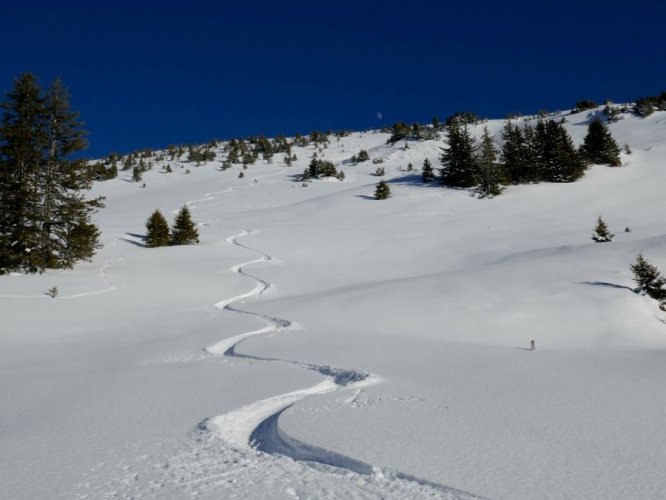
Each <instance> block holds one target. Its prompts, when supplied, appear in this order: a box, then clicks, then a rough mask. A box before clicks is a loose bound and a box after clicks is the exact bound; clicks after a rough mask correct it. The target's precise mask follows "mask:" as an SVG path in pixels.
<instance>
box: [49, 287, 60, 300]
mask: <svg viewBox="0 0 666 500" xmlns="http://www.w3.org/2000/svg"><path fill="white" fill-rule="evenodd" d="M58 293H59V291H58V287H57V286H52V287H51V288H49V289H48V290H47V291H46V295H48V296H49V297H51V298H52V299H55V298H56V297H57V296H58Z"/></svg>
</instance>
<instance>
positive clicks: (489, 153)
mask: <svg viewBox="0 0 666 500" xmlns="http://www.w3.org/2000/svg"><path fill="white" fill-rule="evenodd" d="M496 160H497V149H496V148H495V144H494V143H493V139H492V137H490V134H489V133H488V127H484V128H483V136H482V137H481V144H480V145H479V150H478V151H477V155H476V176H477V183H478V186H477V188H476V192H477V194H478V195H479V197H480V198H485V197H493V196H497V195H498V194H500V193H501V192H502V189H503V188H502V186H500V183H501V182H502V171H501V167H500V166H499V165H498V164H497V162H496Z"/></svg>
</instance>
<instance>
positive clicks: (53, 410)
mask: <svg viewBox="0 0 666 500" xmlns="http://www.w3.org/2000/svg"><path fill="white" fill-rule="evenodd" d="M592 114H594V111H592V112H590V111H588V112H584V113H578V114H566V113H563V114H562V116H565V117H566V119H567V124H566V126H567V128H568V130H569V132H570V133H571V135H572V137H573V138H574V140H575V141H576V142H577V143H580V142H581V141H582V138H583V137H584V135H585V132H586V126H587V124H588V123H589V120H590V117H591V116H592ZM483 125H487V126H488V128H489V130H490V131H491V132H492V133H494V134H495V135H496V139H498V140H499V138H500V135H501V134H500V132H501V129H502V126H503V122H502V121H499V120H498V121H490V122H488V123H486V124H480V125H478V126H475V127H472V132H473V133H474V134H475V135H477V136H479V135H480V134H481V131H482V127H483ZM610 128H611V131H612V133H613V135H614V137H615V138H616V140H617V141H618V143H619V144H621V145H624V144H629V145H630V146H631V149H632V150H633V152H632V154H631V155H623V156H622V162H623V165H624V167H622V168H608V167H604V166H592V167H591V168H590V169H589V170H588V172H587V174H586V175H585V177H584V178H583V179H582V180H580V181H578V182H576V183H573V184H539V185H530V186H515V187H510V188H508V189H507V190H506V191H505V192H504V193H503V194H502V195H501V196H499V197H497V198H494V199H483V200H479V199H476V198H474V197H473V196H472V195H471V194H470V192H468V191H465V190H453V189H445V188H442V187H440V186H434V185H432V186H425V185H422V184H421V183H420V175H419V172H418V170H419V169H420V166H421V164H422V162H423V160H424V159H425V158H429V159H430V160H431V161H432V162H433V163H434V164H435V165H436V166H437V159H438V156H439V151H440V148H441V147H442V145H443V143H442V142H441V141H425V142H410V143H409V148H408V149H404V148H403V144H404V143H403V142H400V143H398V144H396V145H393V146H387V145H386V140H387V138H388V135H387V134H382V133H378V132H364V133H354V134H351V135H350V136H347V137H343V138H341V139H340V140H339V141H337V140H336V139H335V138H332V139H331V143H330V144H329V146H328V147H327V148H326V149H324V150H323V152H318V155H319V156H320V157H321V156H322V155H323V158H324V159H328V160H331V161H333V162H334V163H336V165H337V166H338V167H340V168H342V170H343V171H344V172H345V174H346V178H345V180H344V181H343V182H339V181H337V180H327V181H314V182H312V183H310V184H309V186H308V187H302V186H301V183H300V182H295V181H294V176H295V175H297V174H299V173H301V172H302V171H303V169H304V168H305V166H306V165H307V164H308V163H309V161H310V159H311V157H312V154H313V152H314V149H313V147H307V148H294V152H295V153H296V155H297V156H298V161H296V162H295V164H294V166H292V167H285V166H283V165H282V163H280V161H279V160H280V157H281V156H282V155H276V157H275V159H274V163H272V164H266V163H265V162H261V161H259V162H257V164H255V165H252V166H250V167H249V168H248V170H247V171H246V172H245V173H246V175H245V177H244V178H239V177H238V174H239V171H240V167H237V166H234V167H233V168H231V169H229V170H226V171H221V170H220V169H219V168H218V167H219V166H220V164H221V163H220V161H214V162H209V163H207V164H205V165H202V166H199V167H196V166H194V165H192V164H183V168H182V169H181V168H178V167H180V165H179V164H178V163H177V162H168V163H170V164H171V165H172V166H174V167H175V168H174V172H173V173H163V172H161V171H160V168H159V167H160V165H161V164H160V163H159V162H158V163H157V164H156V166H155V168H154V169H153V170H152V171H150V172H147V173H146V174H144V180H145V182H146V188H145V189H142V188H140V187H139V186H140V184H137V183H131V182H128V181H129V175H128V172H121V175H120V177H119V178H118V179H115V180H112V181H107V182H104V183H99V184H98V185H96V186H95V193H96V194H101V195H104V196H106V198H107V199H106V204H107V208H106V209H104V210H103V211H101V212H100V213H99V214H98V215H97V221H98V223H99V225H100V227H101V228H102V230H103V243H104V248H103V249H102V250H101V251H100V252H99V254H98V255H97V256H96V257H95V259H94V261H93V262H91V263H84V264H81V265H78V266H77V267H76V268H75V269H74V270H72V271H51V272H48V273H45V274H43V275H36V276H25V275H11V276H2V277H0V315H1V317H2V318H3V320H2V332H1V333H0V390H1V393H2V394H3V397H2V399H1V400H0V442H1V443H2V446H1V447H0V472H1V476H2V478H3V480H2V481H1V482H0V496H2V497H5V498H111V497H119V498H144V497H147V498H184V497H185V498H187V497H193V496H198V497H204V498H253V499H254V498H476V497H482V498H483V497H485V498H510V499H525V498H534V499H543V498H585V499H590V498H603V499H608V498H618V499H620V498H663V497H665V496H666V479H665V478H664V475H663V470H664V468H666V433H665V432H663V430H662V429H663V419H664V412H665V410H666V392H665V391H664V390H663V387H665V386H666V371H665V370H664V369H663V367H664V363H665V362H666V350H665V349H666V325H665V324H664V320H666V313H663V312H662V311H660V310H659V308H658V306H657V304H656V303H655V302H654V301H652V300H651V299H649V298H647V297H643V296H639V295H636V294H634V293H633V292H632V291H631V288H632V287H633V282H632V279H631V278H632V277H631V273H630V271H629V265H630V264H631V263H632V262H633V260H634V258H635V257H636V255H637V254H638V253H643V255H644V256H645V257H646V258H647V259H648V260H649V261H650V262H652V263H654V264H656V265H657V266H658V267H660V268H661V269H666V229H664V227H665V226H664V222H663V211H664V208H665V205H664V203H665V202H664V196H663V193H664V191H665V189H666V160H665V158H666V156H665V153H666V112H656V113H654V114H653V115H652V116H650V117H648V118H644V119H639V118H636V117H632V116H629V115H625V116H624V118H623V119H622V120H620V121H619V122H617V123H613V124H611V125H610ZM360 149H366V150H367V151H368V152H369V154H370V157H371V158H382V159H383V160H384V161H383V163H382V164H381V165H380V166H382V167H384V168H385V170H386V176H385V179H387V180H388V181H389V183H390V186H391V190H392V197H391V198H390V199H388V200H385V201H376V200H374V199H372V197H371V195H372V192H373V190H374V185H375V183H376V182H377V180H378V178H377V177H375V176H373V175H372V173H373V172H374V171H375V169H376V168H377V166H379V165H376V164H372V163H371V162H366V163H361V164H359V165H356V166H352V165H349V164H348V163H346V162H345V160H348V159H349V158H350V157H351V156H352V155H353V154H355V153H358V151H359V150H360ZM220 154H221V153H220ZM221 158H222V156H220V159H221ZM408 163H412V164H413V165H414V167H415V168H416V169H417V171H416V172H408V171H406V167H407V165H408ZM185 169H189V170H190V172H191V173H190V174H188V175H186V174H185V173H184V172H185ZM185 203H187V204H188V205H189V207H190V209H191V211H192V214H193V217H194V218H195V220H197V221H198V222H199V232H200V239H201V244H200V245H198V246H188V247H169V248H157V249H146V248H144V247H142V246H141V244H140V242H141V238H140V235H141V234H143V232H144V223H145V220H146V219H147V217H148V216H149V215H150V213H151V212H152V211H153V210H154V209H155V208H159V209H160V210H162V211H163V212H164V213H165V215H167V216H168V217H170V218H171V220H173V216H174V214H175V212H176V211H177V210H178V209H179V208H180V207H181V206H182V205H183V204H185ZM599 215H603V217H604V219H605V220H606V221H607V222H608V224H609V226H610V228H611V230H612V231H613V232H615V233H616V234H617V236H616V238H615V241H613V242H611V243H605V244H596V243H594V242H593V241H592V240H591V239H590V235H591V232H592V228H593V226H594V223H595V221H596V218H597V217H598V216H599ZM625 227H630V228H631V232H624V229H625ZM54 285H55V286H57V287H58V289H59V291H60V294H59V295H58V297H57V298H56V299H51V298H49V297H47V296H46V295H45V294H44V292H45V291H46V290H47V289H48V288H49V287H51V286H54ZM530 340H535V341H536V346H537V350H536V351H534V352H530V351H528V350H527V348H528V347H529V342H530ZM250 444H252V446H250Z"/></svg>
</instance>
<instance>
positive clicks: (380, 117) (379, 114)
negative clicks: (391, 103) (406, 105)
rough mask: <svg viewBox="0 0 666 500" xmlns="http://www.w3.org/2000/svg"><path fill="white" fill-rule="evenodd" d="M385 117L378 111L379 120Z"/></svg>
mask: <svg viewBox="0 0 666 500" xmlns="http://www.w3.org/2000/svg"><path fill="white" fill-rule="evenodd" d="M383 117H384V115H382V114H381V113H380V112H379V111H377V119H378V120H381V119H382V118H383Z"/></svg>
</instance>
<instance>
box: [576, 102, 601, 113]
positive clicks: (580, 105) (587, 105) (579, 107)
mask: <svg viewBox="0 0 666 500" xmlns="http://www.w3.org/2000/svg"><path fill="white" fill-rule="evenodd" d="M597 106H599V105H598V104H597V103H596V102H594V101H589V100H586V99H582V100H580V101H578V102H577V103H576V107H575V108H574V109H572V110H571V112H572V113H578V112H580V111H585V110H586V109H594V108H596V107H597Z"/></svg>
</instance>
